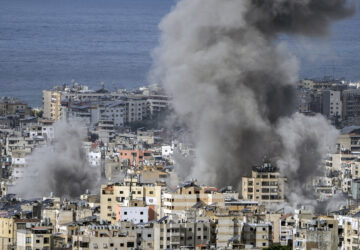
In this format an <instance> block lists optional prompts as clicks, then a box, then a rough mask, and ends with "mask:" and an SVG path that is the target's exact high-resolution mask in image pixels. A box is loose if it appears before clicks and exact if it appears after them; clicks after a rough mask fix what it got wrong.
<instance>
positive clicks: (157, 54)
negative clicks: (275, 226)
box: [150, 0, 355, 192]
mask: <svg viewBox="0 0 360 250" xmlns="http://www.w3.org/2000/svg"><path fill="white" fill-rule="evenodd" d="M354 9H355V8H354V5H348V3H347V1H346V0H331V1H328V0H299V1H290V0H273V1H266V0H241V1H239V0H181V1H179V2H178V3H177V5H176V6H175V7H174V8H173V10H172V11H171V13H170V14H168V15H167V16H166V17H165V18H164V19H163V21H162V22H161V24H160V30H161V39H160V46H159V47H158V48H157V49H156V50H155V51H154V67H153V70H152V72H151V74H150V78H151V80H152V81H154V82H161V83H163V85H164V87H165V89H166V91H167V93H168V94H169V95H171V96H172V97H173V103H172V104H173V108H174V110H175V112H176V114H177V116H178V117H179V118H180V119H181V120H182V121H184V122H185V124H186V125H187V127H188V128H190V130H191V135H192V138H193V140H194V144H195V147H196V158H195V163H194V167H193V168H192V169H191V173H190V176H189V178H197V179H198V180H199V181H200V182H201V183H206V184H212V185H217V186H226V185H233V186H236V187H238V186H239V184H240V180H241V177H242V176H246V175H249V174H250V173H251V167H252V166H253V165H254V164H259V163H261V161H262V159H263V158H264V156H271V157H272V158H273V159H276V161H277V162H278V163H279V164H282V165H281V170H282V171H283V172H284V173H287V169H286V168H288V167H290V168H292V167H294V168H295V167H296V168H300V169H302V168H303V167H304V166H302V164H303V162H305V163H306V164H310V165H311V166H312V169H314V170H315V172H317V169H319V167H320V166H319V165H318V163H319V162H321V158H322V157H323V156H324V155H323V153H324V145H327V143H333V142H334V141H335V137H336V133H335V132H334V129H333V128H332V127H331V126H330V125H328V124H327V123H326V122H325V121H324V120H323V119H322V118H320V117H319V116H316V117H314V118H307V117H303V116H301V115H297V114H295V111H296V100H295V99H296V96H295V86H296V82H297V81H298V78H297V71H298V63H297V60H296V58H294V56H292V55H291V54H290V53H289V52H288V51H287V49H286V46H285V45H284V44H276V43H275V39H276V37H277V35H278V34H280V33H289V34H297V35H304V36H313V35H316V36H321V35H324V34H326V33H327V31H328V29H329V25H330V23H331V22H332V21H335V20H338V19H342V18H346V17H348V16H350V15H352V14H353V13H354ZM285 123H292V124H294V126H295V125H296V126H295V127H296V128H297V130H295V131H291V130H290V131H289V135H290V133H292V132H293V133H296V131H297V132H301V133H303V135H304V136H305V137H306V138H308V137H309V136H308V135H312V134H315V135H318V134H317V133H320V132H316V131H321V130H323V131H324V132H323V134H322V135H323V136H318V137H317V139H318V140H319V141H317V142H316V143H315V144H314V146H312V147H310V149H312V150H314V152H310V150H302V151H301V152H300V153H299V152H293V150H295V151H296V149H303V148H304V147H305V146H304V145H307V144H308V143H309V142H308V141H306V140H296V138H293V139H292V140H291V141H287V140H286V137H287V136H288V135H287V133H286V132H284V130H286V129H288V127H287V126H285V125H284V124H285ZM302 124H304V126H311V128H307V130H306V129H305V130H304V131H301V130H299V129H300V128H301V126H302ZM308 132H309V134H308ZM292 143H293V144H292ZM288 147H289V148H288ZM325 148H326V147H325ZM298 154H300V156H299V155H298ZM308 156H309V157H310V158H309V159H312V160H313V161H311V162H310V161H309V162H307V161H306V160H304V159H307V157H308ZM291 157H295V158H291ZM288 161H290V162H292V163H296V164H297V165H296V166H295V165H292V164H289V163H288ZM285 162H286V163H285ZM290 165H291V166H290ZM306 168H307V167H306ZM290 170H291V169H290ZM294 171H295V172H298V173H300V174H303V171H300V170H294ZM293 177H294V176H290V178H293ZM294 178H298V177H294ZM299 178H300V179H304V178H305V179H306V178H308V175H307V173H306V176H303V177H299ZM289 182H291V180H289ZM294 192H296V190H295V191H294Z"/></svg>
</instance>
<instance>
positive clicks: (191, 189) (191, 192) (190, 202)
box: [163, 181, 239, 214]
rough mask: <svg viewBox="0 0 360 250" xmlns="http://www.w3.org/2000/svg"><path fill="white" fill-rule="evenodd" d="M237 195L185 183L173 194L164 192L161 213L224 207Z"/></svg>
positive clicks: (193, 182) (231, 192)
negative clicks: (212, 205) (197, 207)
mask: <svg viewBox="0 0 360 250" xmlns="http://www.w3.org/2000/svg"><path fill="white" fill-rule="evenodd" d="M238 197H239V194H238V193H237V192H234V191H232V190H231V188H228V189H226V190H224V191H223V192H219V191H218V190H217V188H214V187H202V186H199V185H198V184H197V182H196V181H187V182H185V183H183V184H182V185H180V186H179V187H178V188H177V189H176V191H175V192H173V193H172V192H164V194H163V212H164V214H171V213H177V212H181V211H184V210H186V209H189V208H192V207H193V206H195V205H197V204H199V205H210V204H215V203H216V204H218V205H219V206H225V201H226V200H227V199H229V200H232V199H237V198H238Z"/></svg>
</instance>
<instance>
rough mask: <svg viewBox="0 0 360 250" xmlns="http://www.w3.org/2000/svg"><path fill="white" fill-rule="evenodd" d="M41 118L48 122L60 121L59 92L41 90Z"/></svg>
mask: <svg viewBox="0 0 360 250" xmlns="http://www.w3.org/2000/svg"><path fill="white" fill-rule="evenodd" d="M43 109H44V114H43V117H44V118H45V119H49V120H54V121H57V120H60V119H61V92H59V91H52V90H43Z"/></svg>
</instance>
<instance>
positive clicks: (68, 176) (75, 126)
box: [11, 121, 100, 198]
mask: <svg viewBox="0 0 360 250" xmlns="http://www.w3.org/2000/svg"><path fill="white" fill-rule="evenodd" d="M54 131H55V139H54V141H53V142H52V143H51V144H48V145H45V146H43V147H40V148H37V149H35V150H34V152H33V153H32V154H31V155H30V156H29V157H28V159H27V165H28V166H27V169H26V173H27V174H26V175H25V176H24V177H23V178H20V179H18V180H17V182H16V185H15V186H14V187H13V188H12V190H11V192H14V193H17V194H20V196H21V197H24V198H34V197H42V196H47V195H49V194H50V193H51V192H52V193H53V194H54V195H56V196H60V197H67V198H78V197H79V195H80V194H83V193H85V192H86V190H92V189H94V188H96V187H98V181H99V178H100V170H99V169H95V168H92V167H90V165H89V163H88V159H87V156H86V154H85V152H84V151H83V148H82V142H83V141H84V139H85V136H86V130H84V129H83V127H82V126H81V124H79V123H77V122H75V121H73V122H71V123H68V122H65V121H58V122H57V123H55V125H54Z"/></svg>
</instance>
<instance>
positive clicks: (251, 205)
mask: <svg viewBox="0 0 360 250" xmlns="http://www.w3.org/2000/svg"><path fill="white" fill-rule="evenodd" d="M317 84H319V85H321V86H322V85H324V84H323V83H315V82H314V81H312V82H310V81H306V82H302V83H301V87H299V89H298V91H300V92H299V93H302V94H299V96H300V100H302V101H300V102H299V103H301V105H299V109H300V111H301V112H304V113H307V114H309V115H311V114H312V113H314V112H320V113H323V114H328V117H329V118H330V119H332V118H331V117H335V118H336V117H337V118H341V122H342V121H346V124H348V123H349V124H348V125H351V126H346V127H344V128H343V129H342V130H341V135H340V137H339V139H338V147H337V152H336V153H334V154H329V155H328V158H327V159H326V161H324V162H323V165H324V168H325V169H326V171H325V173H326V174H325V175H324V176H314V178H313V179H312V180H311V181H310V182H309V183H305V184H306V185H307V186H308V189H309V192H313V193H314V195H315V196H316V199H317V200H318V201H319V202H321V201H326V200H327V199H328V198H329V197H332V196H337V195H340V194H341V196H342V199H343V202H342V204H341V205H342V206H337V207H336V208H334V209H331V210H329V211H327V212H326V214H325V213H324V214H321V213H319V212H318V211H311V210H309V209H308V208H306V207H299V208H298V209H296V210H292V211H291V212H289V211H287V210H286V208H285V207H284V203H285V202H286V200H287V197H286V195H287V193H286V185H287V182H289V181H291V180H288V179H287V178H286V176H282V175H281V174H280V173H279V171H278V169H277V167H276V166H275V165H274V164H272V163H271V161H270V160H264V162H263V164H260V165H258V166H254V167H253V168H252V171H251V173H250V174H249V175H247V176H244V177H243V178H242V180H241V186H240V187H239V189H236V188H235V187H231V186H227V187H213V186H207V185H200V184H199V183H197V181H196V180H181V178H180V177H179V176H178V173H177V171H176V170H177V169H178V168H177V167H178V166H177V161H176V159H177V158H179V157H185V158H186V157H191V156H192V155H193V147H192V145H191V144H188V143H186V142H185V141H184V140H182V139H181V138H180V137H179V138H178V137H175V136H174V135H173V134H170V133H169V132H168V131H167V130H166V129H163V128H148V127H139V126H133V125H134V124H137V123H140V124H141V122H144V121H149V120H150V121H152V119H157V117H158V116H159V115H160V114H161V113H163V112H166V110H168V103H169V99H170V98H169V97H168V96H166V95H165V94H164V93H163V91H162V90H161V89H160V88H141V89H138V90H134V91H126V90H119V91H116V92H110V91H107V90H106V89H105V88H104V87H102V88H101V89H100V90H98V91H92V90H89V89H88V88H87V87H86V86H81V85H74V86H71V87H69V86H62V87H56V88H54V89H53V90H51V91H44V92H43V105H44V107H43V114H42V117H41V112H38V111H34V110H32V109H31V108H29V107H28V106H27V105H26V104H24V103H22V102H20V101H19V100H17V99H13V98H3V99H1V100H0V115H1V117H0V166H1V168H0V178H1V183H0V184H1V185H0V194H1V196H0V197H1V198H0V249H24V250H30V249H31V250H36V249H79V250H80V249H81V250H86V249H109V250H110V249H112V250H114V249H272V248H273V249H299V250H300V249H301V250H308V249H309V250H310V249H329V250H333V249H334V250H335V249H344V250H350V249H351V250H352V249H360V247H359V244H360V242H359V237H360V229H359V220H360V206H359V203H358V202H359V199H360V169H359V167H360V126H359V127H358V126H356V115H355V113H352V114H353V115H352V118H351V119H350V118H349V117H350V116H349V115H348V114H349V112H350V111H349V109H348V107H349V103H350V101H347V102H345V101H344V100H348V99H344V98H347V97H345V95H347V93H350V92H352V91H354V92H356V90H355V89H352V88H351V87H346V88H344V89H341V90H334V89H333V88H334V86H338V85H341V84H340V83H331V84H330V83H328V84H327V85H326V87H321V88H320V87H319V88H317V87H315V86H317ZM336 88H337V87H336ZM318 92H321V94H319V93H318ZM311 93H312V94H311ZM314 93H317V94H314ZM315 103H318V104H319V103H320V104H321V105H319V107H320V108H319V109H318V110H317V109H314V107H316V105H315ZM318 104H317V105H318ZM327 104H329V105H327ZM353 105H355V104H353ZM354 109H355V108H352V110H354ZM344 110H345V111H346V112H344ZM344 114H347V115H344ZM73 118H75V119H80V120H81V121H82V122H83V123H84V124H86V125H87V127H88V136H87V138H86V139H85V140H84V142H83V143H82V147H83V150H84V153H85V154H86V155H87V159H88V164H89V165H90V166H92V167H93V168H97V169H98V171H99V172H100V173H101V175H102V177H103V179H104V181H103V184H102V185H101V186H99V187H98V188H97V189H96V190H90V191H85V190H84V194H82V195H81V196H80V197H78V199H75V200H69V199H66V198H64V197H57V196H56V194H52V193H51V191H52V190H49V196H48V197H42V198H38V199H31V200H26V199H22V198H21V197H16V196H15V195H14V194H11V193H9V191H8V188H9V187H11V186H12V185H14V183H16V181H18V180H19V179H21V178H22V177H23V176H24V175H26V171H27V168H28V162H27V161H28V156H29V155H30V154H31V153H32V152H33V151H34V150H35V149H36V148H38V147H41V146H43V145H46V144H49V143H52V141H53V140H54V137H55V136H54V135H55V132H56V131H55V130H56V126H54V123H55V122H56V121H58V120H60V119H67V120H71V119H73ZM332 120H333V121H336V119H332ZM339 121H340V120H339ZM344 124H345V123H344ZM178 171H181V170H178ZM29 188H31V187H29ZM281 247H282V248H281Z"/></svg>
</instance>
